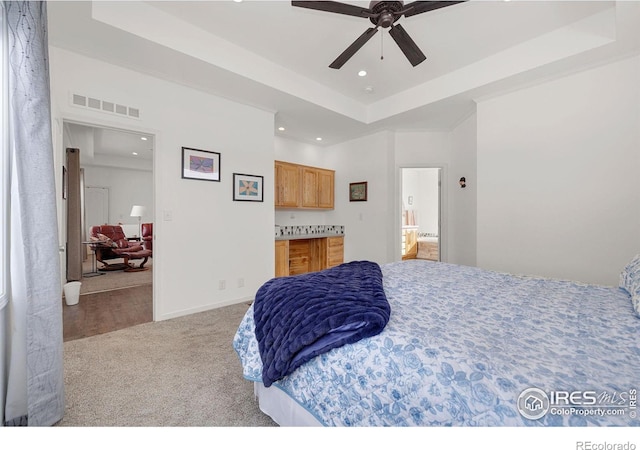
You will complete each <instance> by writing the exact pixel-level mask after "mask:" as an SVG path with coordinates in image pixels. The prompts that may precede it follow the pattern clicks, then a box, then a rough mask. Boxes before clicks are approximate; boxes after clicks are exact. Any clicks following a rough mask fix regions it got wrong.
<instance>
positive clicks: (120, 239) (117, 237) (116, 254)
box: [90, 225, 151, 271]
mask: <svg viewBox="0 0 640 450" xmlns="http://www.w3.org/2000/svg"><path fill="white" fill-rule="evenodd" d="M90 239H91V241H93V242H95V244H92V245H91V247H92V249H93V250H94V251H95V252H96V260H97V261H100V262H101V263H102V264H104V267H102V268H100V270H122V269H124V270H125V271H137V270H147V269H148V267H144V265H145V264H146V262H147V260H148V259H149V257H150V256H151V250H146V249H145V248H144V247H143V246H142V245H140V243H139V242H135V241H134V242H130V241H128V240H127V238H126V236H125V235H124V232H123V231H122V227H121V226H120V225H97V226H94V227H91V237H90ZM114 259H121V260H123V261H124V262H122V263H111V264H110V263H108V262H107V261H109V260H114ZM136 259H142V260H143V261H142V262H141V263H140V265H138V266H137V267H136V266H134V265H133V264H132V263H131V262H130V261H132V260H136Z"/></svg>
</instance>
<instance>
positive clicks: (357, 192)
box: [349, 181, 367, 202]
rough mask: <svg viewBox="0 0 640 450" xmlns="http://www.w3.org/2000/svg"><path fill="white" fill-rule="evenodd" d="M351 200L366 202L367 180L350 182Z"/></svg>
mask: <svg viewBox="0 0 640 450" xmlns="http://www.w3.org/2000/svg"><path fill="white" fill-rule="evenodd" d="M349 201H350V202H366V201H367V182H366V181H360V182H358V183H349Z"/></svg>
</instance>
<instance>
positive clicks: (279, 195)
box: [275, 161, 300, 208]
mask: <svg viewBox="0 0 640 450" xmlns="http://www.w3.org/2000/svg"><path fill="white" fill-rule="evenodd" d="M275 205H276V207H282V208H298V207H299V206H300V167H299V166H298V165H296V164H290V163H286V162H281V161H276V163H275Z"/></svg>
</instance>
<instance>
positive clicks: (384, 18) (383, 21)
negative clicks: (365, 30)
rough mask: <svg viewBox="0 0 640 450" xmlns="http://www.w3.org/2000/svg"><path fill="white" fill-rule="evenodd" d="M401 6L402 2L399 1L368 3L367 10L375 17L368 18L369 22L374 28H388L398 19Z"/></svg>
mask: <svg viewBox="0 0 640 450" xmlns="http://www.w3.org/2000/svg"><path fill="white" fill-rule="evenodd" d="M403 6H404V2H400V1H393V2H386V1H382V2H371V3H369V10H370V11H372V12H373V13H374V14H375V15H374V16H373V17H370V18H369V20H370V21H371V23H372V24H374V25H376V26H379V27H382V28H389V27H390V26H391V25H393V23H394V22H395V21H396V20H398V19H399V18H400V16H401V14H398V13H399V12H400V11H402V7H403Z"/></svg>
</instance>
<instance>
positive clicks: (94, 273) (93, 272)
mask: <svg viewBox="0 0 640 450" xmlns="http://www.w3.org/2000/svg"><path fill="white" fill-rule="evenodd" d="M103 242H105V241H83V242H82V243H83V244H86V245H88V246H89V248H90V249H91V258H92V260H91V272H86V273H83V274H82V276H83V277H86V278H89V277H97V276H99V275H104V272H98V262H97V261H96V251H95V250H94V249H93V248H91V245H100V244H101V243H103Z"/></svg>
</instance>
